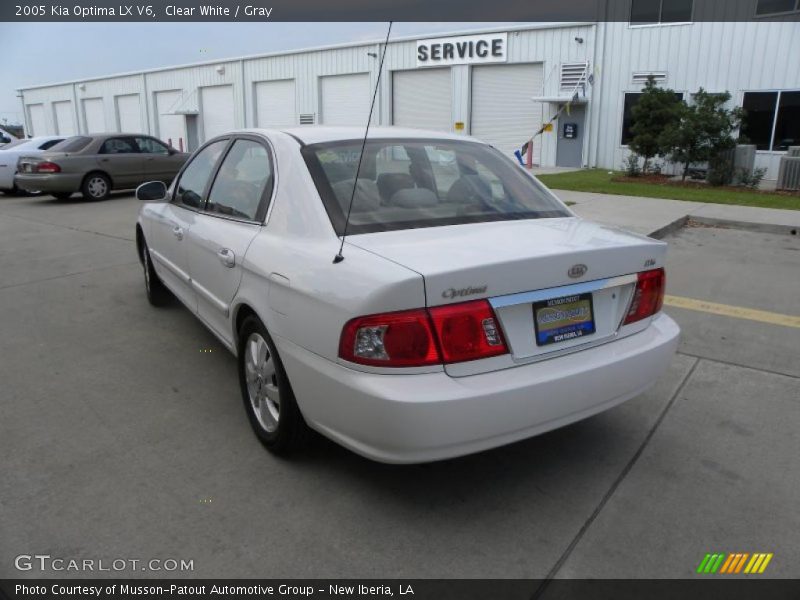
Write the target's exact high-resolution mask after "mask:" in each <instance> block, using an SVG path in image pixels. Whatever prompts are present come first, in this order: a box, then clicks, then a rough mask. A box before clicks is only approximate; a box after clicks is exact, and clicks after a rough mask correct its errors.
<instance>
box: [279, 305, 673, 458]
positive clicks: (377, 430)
mask: <svg viewBox="0 0 800 600" xmlns="http://www.w3.org/2000/svg"><path fill="white" fill-rule="evenodd" d="M679 333H680V330H679V328H678V325H677V324H676V323H675V322H674V321H673V320H672V319H670V318H669V317H668V316H667V315H665V314H661V315H659V316H658V317H656V318H655V319H654V320H653V322H652V323H651V325H650V326H649V327H647V328H646V329H645V330H643V331H641V332H639V333H636V334H633V335H631V336H629V337H626V338H623V339H619V340H616V341H614V342H610V343H608V344H604V345H602V346H597V347H595V348H590V349H586V350H582V351H580V352H576V353H573V354H570V355H567V356H561V357H558V358H553V359H550V360H544V361H541V362H537V363H533V364H529V365H524V366H518V367H513V368H511V369H504V370H501V371H494V372H490V373H483V374H479V375H471V376H467V377H457V378H456V377H450V376H449V375H447V374H446V373H444V372H443V371H442V372H436V373H424V374H416V375H384V374H376V373H364V372H361V371H355V370H353V369H349V368H346V367H344V366H342V365H340V364H338V363H334V362H331V361H329V360H327V359H325V358H322V357H320V356H318V355H316V354H312V353H310V352H308V351H306V350H304V349H302V348H299V347H298V346H296V345H294V344H292V343H290V342H288V341H287V340H284V339H281V338H278V339H276V340H275V342H276V343H277V345H278V349H279V351H280V353H281V358H282V359H283V363H284V365H285V367H286V370H287V373H288V375H289V379H290V381H291V382H292V387H293V389H294V392H295V396H296V397H297V399H298V403H299V405H300V409H301V411H302V412H303V415H304V416H305V418H306V421H307V422H308V424H309V425H310V426H311V427H313V428H314V429H316V430H318V431H319V432H321V433H323V434H324V435H326V436H328V437H330V438H332V439H334V440H336V441H337V442H339V443H340V444H342V445H343V446H346V447H347V448H350V449H351V450H353V451H354V452H357V453H358V454H361V455H363V456H366V457H368V458H371V459H374V460H377V461H381V462H387V463H414V462H427V461H433V460H440V459H445V458H451V457H455V456H461V455H464V454H471V453H473V452H479V451H481V450H486V449H489V448H494V447H497V446H502V445H504V444H508V443H511V442H515V441H518V440H521V439H525V438H528V437H531V436H534V435H538V434H540V433H543V432H545V431H549V430H551V429H556V428H558V427H563V426H564V425H568V424H569V423H573V422H575V421H579V420H581V419H584V418H586V417H589V416H592V415H594V414H597V413H599V412H602V411H604V410H607V409H609V408H611V407H613V406H615V405H617V404H620V403H621V402H624V401H625V400H628V399H630V398H633V397H634V396H637V395H639V394H641V393H642V392H644V391H645V390H646V389H648V388H649V387H650V386H651V385H653V384H654V383H655V381H656V380H657V379H658V378H659V377H660V376H661V375H662V374H663V373H664V371H665V370H666V368H667V366H668V365H669V364H670V361H671V360H672V356H673V355H674V353H675V350H676V348H677V344H678V335H679Z"/></svg>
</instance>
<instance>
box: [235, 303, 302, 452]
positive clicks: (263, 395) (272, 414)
mask: <svg viewBox="0 0 800 600" xmlns="http://www.w3.org/2000/svg"><path fill="white" fill-rule="evenodd" d="M238 362H239V384H240V387H241V391H242V400H243V401H244V406H245V410H246V411H247V416H248V418H249V419H250V425H251V426H252V427H253V431H254V432H255V434H256V436H257V437H258V439H259V440H261V443H262V444H264V445H265V446H266V447H267V448H268V449H269V450H270V451H272V452H274V453H276V454H289V453H291V452H292V451H293V450H297V449H299V448H301V447H302V446H304V445H305V444H306V442H307V440H308V437H309V434H310V429H309V428H308V425H306V422H305V420H304V419H303V415H302V414H300V409H299V408H298V406H297V401H296V400H295V397H294V392H293V391H292V386H291V385H290V384H289V379H288V377H287V376H286V371H285V370H284V368H283V363H282V362H281V359H280V357H279V356H278V351H277V350H276V349H275V344H274V343H273V342H272V338H270V337H269V334H268V333H267V330H266V328H265V327H264V324H263V323H262V322H261V321H260V320H259V319H258V318H257V317H256V316H254V315H253V316H250V317H247V318H246V319H245V321H244V323H242V326H241V328H240V330H239V348H238Z"/></svg>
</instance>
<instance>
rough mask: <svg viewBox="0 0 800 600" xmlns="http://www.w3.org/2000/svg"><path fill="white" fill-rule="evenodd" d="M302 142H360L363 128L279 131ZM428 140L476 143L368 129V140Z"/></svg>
mask: <svg viewBox="0 0 800 600" xmlns="http://www.w3.org/2000/svg"><path fill="white" fill-rule="evenodd" d="M272 131H274V130H266V129H247V130H240V131H239V133H244V132H250V133H256V134H261V135H264V134H269V133H271V132H272ZM279 131H282V132H283V133H287V134H289V135H291V136H292V137H294V138H295V139H298V140H300V141H302V142H303V143H304V144H318V143H323V142H337V141H344V140H360V139H362V138H363V137H364V127H332V126H327V125H306V126H302V127H291V128H288V129H281V130H279ZM385 138H390V139H391V138H397V139H408V138H415V139H430V140H468V141H472V142H477V141H478V140H476V139H475V138H471V137H469V136H465V135H456V134H453V133H445V132H443V131H430V130H427V129H413V128H411V127H370V128H369V139H385Z"/></svg>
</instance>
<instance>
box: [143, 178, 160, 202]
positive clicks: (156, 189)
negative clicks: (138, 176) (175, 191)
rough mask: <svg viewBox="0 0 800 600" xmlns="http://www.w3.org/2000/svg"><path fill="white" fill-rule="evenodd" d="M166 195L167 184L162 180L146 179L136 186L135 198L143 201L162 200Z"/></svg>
mask: <svg viewBox="0 0 800 600" xmlns="http://www.w3.org/2000/svg"><path fill="white" fill-rule="evenodd" d="M166 197H167V186H166V185H164V182H163V181H148V182H147V183H143V184H142V185H140V186H139V187H137V188H136V199H137V200H141V201H143V202H148V201H151V200H164V199H165V198H166Z"/></svg>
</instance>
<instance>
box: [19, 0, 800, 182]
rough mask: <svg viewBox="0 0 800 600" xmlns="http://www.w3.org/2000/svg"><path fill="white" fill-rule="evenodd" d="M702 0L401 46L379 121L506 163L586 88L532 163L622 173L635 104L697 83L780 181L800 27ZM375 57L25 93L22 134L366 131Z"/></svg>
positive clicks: (128, 78) (790, 132) (282, 56)
mask: <svg viewBox="0 0 800 600" xmlns="http://www.w3.org/2000/svg"><path fill="white" fill-rule="evenodd" d="M703 1H704V0H694V2H693V1H692V0H681V1H680V2H674V3H672V4H673V5H678V6H679V7H680V6H682V7H683V8H682V9H679V10H678V12H677V13H671V14H668V13H667V8H666V7H665V6H662V5H663V4H664V3H663V2H662V3H660V2H658V1H656V2H653V1H652V0H642V1H641V2H640V0H624V3H625V5H626V6H627V9H626V10H627V11H631V12H628V13H626V14H629V15H631V16H630V17H629V21H627V22H622V21H618V22H600V23H591V24H574V23H573V24H568V23H567V24H561V23H559V24H539V25H534V26H525V27H517V28H503V29H489V30H482V31H479V32H474V31H471V32H465V33H464V34H456V35H454V34H447V35H444V36H440V37H437V38H431V37H430V36H425V37H420V38H417V37H414V38H409V37H406V38H401V39H394V40H392V41H390V44H389V47H388V50H387V54H386V62H385V65H384V69H385V71H384V74H383V76H382V78H381V82H380V87H379V90H378V102H377V105H376V109H375V114H374V115H373V122H374V123H377V124H382V125H389V124H397V125H403V126H412V127H421V128H427V129H440V130H442V131H455V132H463V133H465V134H471V135H474V136H476V137H478V138H481V139H484V140H485V141H487V142H489V143H492V144H493V145H495V146H496V147H497V148H498V149H500V150H501V151H503V152H505V153H507V154H511V153H513V152H514V150H517V149H518V148H519V147H520V146H521V145H522V144H523V143H524V142H525V141H526V140H527V139H528V138H530V136H531V135H532V134H533V133H534V132H536V131H538V130H539V129H540V127H541V125H542V123H543V122H545V121H547V120H549V119H550V118H551V117H552V116H553V115H555V114H556V112H557V111H558V109H559V108H560V107H561V106H562V105H563V104H564V103H565V102H566V101H567V100H569V98H570V97H571V96H572V94H573V92H574V91H575V90H576V89H577V91H578V94H579V99H578V101H577V102H574V103H572V104H571V105H570V110H569V112H568V113H567V112H566V111H565V112H563V113H562V114H561V116H560V117H559V119H558V121H557V122H555V123H554V126H553V128H552V130H551V131H547V132H544V133H543V134H542V135H540V136H538V137H537V138H536V143H535V144H534V155H533V159H534V163H536V164H539V165H542V166H589V167H602V168H609V169H611V168H620V166H621V165H622V163H623V161H624V158H625V156H626V152H627V147H626V145H625V144H626V141H627V140H626V139H625V138H626V132H627V130H628V128H629V126H630V122H629V113H630V107H631V106H632V105H633V103H634V102H635V100H636V94H637V93H638V92H639V91H640V90H641V88H642V86H643V83H644V82H645V81H646V80H647V77H648V76H649V75H654V76H655V77H656V78H657V79H658V81H659V82H660V83H661V84H662V85H663V86H665V87H669V88H671V89H674V90H675V91H676V92H678V93H682V94H684V95H685V97H686V98H687V99H690V96H689V94H691V93H692V92H694V91H696V90H697V89H698V88H699V87H701V86H702V87H703V88H705V89H706V90H708V91H712V92H721V91H726V90H727V91H729V92H730V93H731V94H732V96H733V99H732V103H735V104H736V105H739V106H742V105H743V106H745V107H746V108H748V110H749V111H750V114H751V119H750V125H749V126H748V131H747V132H746V133H747V135H748V136H749V137H750V138H751V140H753V141H754V142H755V143H757V144H758V153H757V159H756V166H763V167H767V168H768V169H769V171H768V174H767V179H775V177H776V174H777V168H778V162H779V158H780V156H781V155H782V154H784V153H785V150H786V147H787V146H790V145H799V144H800V60H798V59H797V57H798V56H800V23H798V22H797V21H796V20H794V21H792V20H786V21H778V22H776V21H763V20H759V19H758V15H757V14H756V11H759V10H762V7H761V4H762V2H764V0H753V11H754V12H753V14H754V18H753V19H751V20H749V21H745V22H697V21H693V20H692V16H693V15H694V14H695V12H696V11H697V10H699V9H698V6H695V5H696V4H698V5H702V3H703ZM788 1H789V3H794V4H793V5H794V9H793V11H794V12H795V13H796V12H797V11H798V10H800V0H788ZM778 3H780V2H778ZM775 4H776V0H766V4H765V5H769V6H774V5H775ZM648 7H649V8H648ZM653 7H655V8H653ZM648 10H649V11H650V12H652V14H650V13H649V12H647V11H648ZM680 10H683V12H680ZM762 12H763V10H762ZM630 19H634V20H635V21H637V22H636V23H631V22H630ZM639 21H642V23H640V22H639ZM666 21H669V22H666ZM380 49H381V44H380V42H374V43H368V42H359V43H354V44H345V45H338V46H329V47H324V48H314V49H309V50H302V51H292V52H284V53H275V54H267V55H261V56H249V57H243V58H237V59H226V60H218V61H213V62H207V63H201V64H194V65H186V66H180V67H167V68H162V69H154V70H149V71H144V72H138V73H128V74H122V75H114V76H108V77H100V78H93V79H85V80H81V81H74V82H67V83H62V84H56V85H43V86H36V87H30V88H25V89H22V90H20V93H21V98H22V103H23V107H24V115H25V121H26V122H25V129H26V131H27V133H28V134H31V135H42V134H55V133H58V134H75V133H91V132H101V131H127V132H138V131H142V132H146V133H150V134H153V135H156V136H158V137H160V138H161V139H163V140H165V141H169V142H171V143H172V145H173V146H175V147H179V148H184V149H189V150H191V149H194V148H196V147H197V146H198V144H200V143H202V142H203V141H204V140H205V139H207V138H209V137H211V136H214V135H217V134H219V133H222V132H224V131H227V130H230V129H235V128H241V127H268V128H280V127H288V126H293V125H297V124H300V125H302V124H313V123H319V124H326V125H361V124H366V120H367V115H368V112H369V105H370V101H371V98H372V92H373V88H374V86H375V82H376V78H377V73H378V65H379V59H380ZM587 79H588V81H587ZM576 86H577V87H576Z"/></svg>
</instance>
